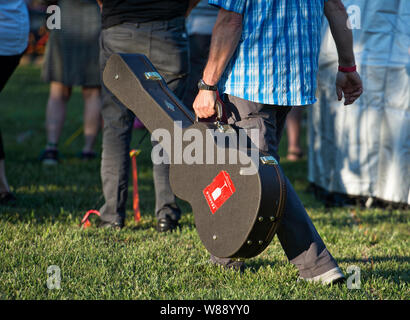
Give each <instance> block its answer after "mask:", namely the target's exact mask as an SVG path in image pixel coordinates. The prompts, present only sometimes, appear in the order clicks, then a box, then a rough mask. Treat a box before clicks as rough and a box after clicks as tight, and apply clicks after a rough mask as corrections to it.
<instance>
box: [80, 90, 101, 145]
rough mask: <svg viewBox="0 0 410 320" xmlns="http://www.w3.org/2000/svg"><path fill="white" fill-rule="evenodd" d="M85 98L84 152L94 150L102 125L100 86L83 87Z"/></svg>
mask: <svg viewBox="0 0 410 320" xmlns="http://www.w3.org/2000/svg"><path fill="white" fill-rule="evenodd" d="M83 99H84V140H85V141H84V148H83V153H90V152H92V151H93V148H94V144H95V139H96V137H97V134H98V131H99V130H100V126H101V103H102V102H101V91H100V88H85V87H84V88H83Z"/></svg>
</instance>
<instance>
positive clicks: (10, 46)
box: [0, 0, 30, 56]
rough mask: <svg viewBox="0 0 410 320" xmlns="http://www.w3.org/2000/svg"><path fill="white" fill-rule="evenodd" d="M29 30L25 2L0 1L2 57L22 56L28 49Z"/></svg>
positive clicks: (14, 0) (21, 0)
mask: <svg viewBox="0 0 410 320" xmlns="http://www.w3.org/2000/svg"><path fill="white" fill-rule="evenodd" d="M29 30H30V25H29V16H28V10H27V6H26V3H25V2H24V0H0V55H1V56H14V55H19V54H21V53H22V52H23V51H24V50H25V49H26V48H27V45H28V34H29Z"/></svg>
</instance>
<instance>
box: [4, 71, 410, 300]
mask: <svg viewBox="0 0 410 320" xmlns="http://www.w3.org/2000/svg"><path fill="white" fill-rule="evenodd" d="M39 79H40V71H39V69H38V68H36V67H27V66H24V67H20V68H19V69H18V70H17V71H16V73H15V74H14V75H13V77H12V79H11V80H10V82H9V83H8V85H7V86H6V88H5V90H4V91H3V92H2V94H1V95H0V128H1V130H2V133H3V138H4V142H5V147H6V157H7V158H6V168H7V175H8V179H9V183H10V184H11V186H12V189H13V191H14V192H15V193H16V195H17V197H18V203H17V205H16V206H15V207H4V206H3V207H0V299H229V300H230V299H258V300H259V299H274V300H276V299H409V298H410V293H409V287H408V283H409V279H410V277H409V269H410V258H409V242H408V241H409V230H410V228H409V212H408V211H407V212H406V211H384V210H381V209H372V210H363V209H360V208H343V209H342V208H338V209H325V208H324V206H323V205H322V204H321V203H319V202H317V201H316V200H315V199H314V197H313V195H312V194H309V193H308V192H306V187H307V181H306V171H307V164H306V161H300V162H297V163H289V162H286V160H283V169H284V171H285V173H286V174H287V175H288V177H289V179H290V180H291V182H292V184H293V185H294V186H295V189H296V191H297V192H298V194H299V195H300V197H301V198H302V201H303V202H304V204H305V205H306V208H307V210H308V212H309V214H310V216H311V217H312V220H313V222H314V224H315V226H316V228H317V229H318V231H319V233H320V234H321V236H322V237H323V239H324V241H325V243H326V245H327V247H328V249H329V250H330V252H331V253H332V255H333V256H334V257H335V258H336V260H337V261H338V262H339V264H340V267H341V268H342V270H343V271H344V272H346V270H347V269H348V268H349V266H352V265H354V266H357V267H359V268H360V271H361V272H360V280H361V288H360V289H356V290H352V289H348V288H347V286H346V285H342V286H333V287H324V286H321V285H319V284H310V283H305V282H297V278H298V273H297V270H296V268H295V267H294V266H292V265H291V264H290V263H288V261H287V258H286V256H285V254H284V253H283V250H282V248H281V246H280V244H279V241H278V240H277V238H275V239H274V241H273V242H272V244H271V245H270V246H269V247H268V249H267V250H266V251H265V252H263V253H262V254H261V255H259V256H258V257H256V258H253V259H250V260H249V261H247V265H248V268H247V269H246V271H245V272H244V274H242V275H241V274H238V273H236V272H233V271H225V270H221V269H220V268H216V267H214V266H212V265H210V264H209V263H208V254H207V252H206V250H205V248H204V247H203V245H202V244H201V242H200V240H199V237H198V235H197V233H196V231H195V225H194V219H193V214H192V212H191V209H190V206H189V205H188V204H186V203H183V202H182V201H181V206H182V208H183V212H184V214H183V218H182V220H181V224H182V229H181V230H180V231H178V232H175V233H172V234H158V233H157V232H156V231H155V224H156V219H155V216H154V200H155V199H154V189H153V188H154V187H153V182H152V167H151V162H150V142H149V139H145V140H144V143H143V146H142V148H143V153H142V154H141V155H140V156H139V157H138V165H139V184H140V185H139V188H140V199H141V202H142V203H141V211H142V221H141V223H140V224H138V225H137V224H135V223H134V221H133V211H132V199H131V197H132V188H130V189H129V204H128V216H127V221H126V223H127V225H126V227H125V228H124V229H123V230H122V231H120V232H115V231H109V230H97V229H96V228H89V229H87V230H81V229H80V228H79V227H78V224H79V221H80V219H81V217H82V216H83V215H84V213H85V212H86V211H87V210H89V209H99V207H100V205H101V203H102V201H101V181H100V171H99V170H100V162H99V160H95V161H91V162H87V163H84V162H81V161H80V160H78V159H77V158H76V154H77V153H78V152H79V151H80V150H81V147H82V137H81V136H80V137H79V138H77V139H76V140H74V142H73V143H72V144H70V145H65V141H67V139H68V138H69V137H70V136H71V135H72V134H73V132H75V131H76V130H77V129H78V128H80V127H81V125H82V100H81V94H80V91H79V90H78V89H76V90H75V91H74V94H73V97H72V99H71V101H70V103H69V108H68V114H67V121H66V124H65V128H64V133H63V135H62V139H61V143H60V151H61V153H62V155H63V157H64V158H63V162H62V164H61V165H58V166H57V167H52V168H45V167H42V166H41V164H40V163H39V162H38V156H39V154H40V152H41V150H42V148H43V147H44V144H45V129H44V117H45V105H46V101H47V95H48V86H47V85H46V84H44V83H42V82H41V81H40V80H39ZM142 134H143V132H138V131H135V134H134V137H133V145H134V146H135V144H136V142H137V141H138V140H139V138H140V137H141V135H142ZM283 142H284V143H286V139H283ZM100 145H101V137H99V140H98V151H99V152H100V151H101V147H100ZM284 150H286V145H285V144H283V145H281V155H282V156H284V155H285V152H284ZM131 183H132V181H131V179H130V186H131ZM51 265H56V266H58V267H59V268H60V270H61V289H60V290H49V289H48V288H47V278H48V274H47V268H48V267H49V266H51Z"/></svg>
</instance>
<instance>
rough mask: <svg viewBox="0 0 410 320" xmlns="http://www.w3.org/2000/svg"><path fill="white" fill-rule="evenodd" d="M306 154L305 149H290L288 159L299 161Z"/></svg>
mask: <svg viewBox="0 0 410 320" xmlns="http://www.w3.org/2000/svg"><path fill="white" fill-rule="evenodd" d="M304 155H305V154H304V153H303V151H288V154H287V156H286V159H287V160H288V161H291V162H294V161H299V160H301V159H302V158H303V157H304Z"/></svg>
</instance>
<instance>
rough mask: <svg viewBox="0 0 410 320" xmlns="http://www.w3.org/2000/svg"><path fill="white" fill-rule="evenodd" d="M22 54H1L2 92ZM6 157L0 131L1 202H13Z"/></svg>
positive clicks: (0, 78) (0, 84) (0, 74)
mask: <svg viewBox="0 0 410 320" xmlns="http://www.w3.org/2000/svg"><path fill="white" fill-rule="evenodd" d="M21 56H22V55H21V54H20V55H15V56H0V70H1V73H0V92H1V91H2V90H3V89H4V87H5V85H6V83H7V81H8V80H9V79H10V77H11V75H12V74H13V72H14V70H16V68H17V66H18V65H19V63H20V59H21ZM4 158H5V152H4V146H3V137H2V135H1V131H0V204H12V203H13V202H14V201H16V197H15V196H14V195H13V194H12V193H11V192H10V187H9V184H8V181H7V177H6V168H5V161H4Z"/></svg>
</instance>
